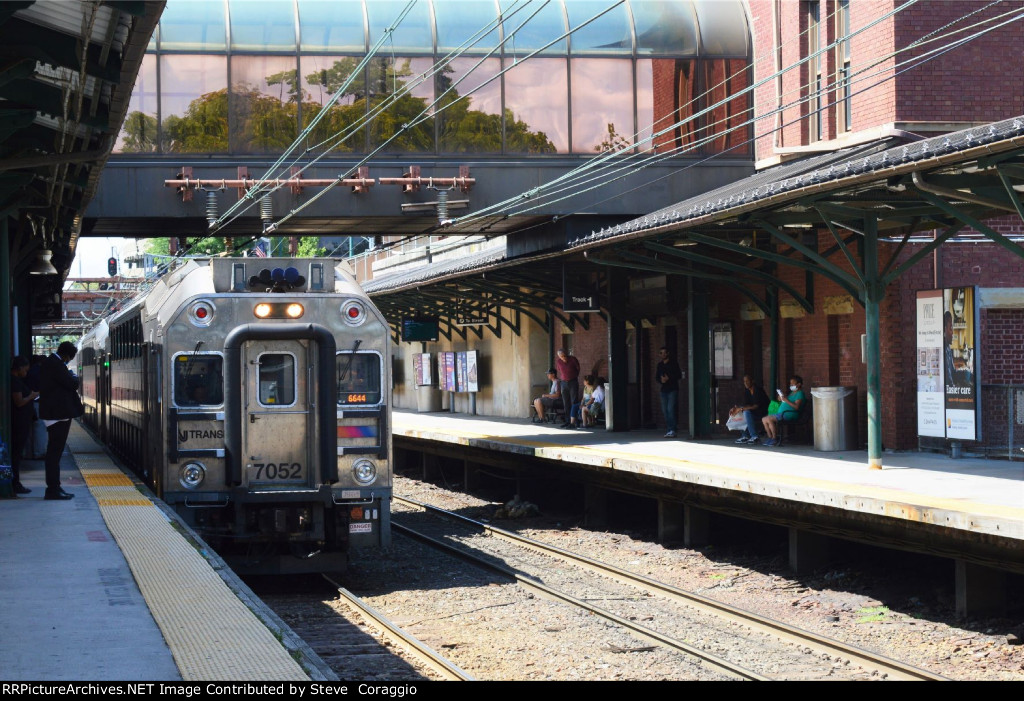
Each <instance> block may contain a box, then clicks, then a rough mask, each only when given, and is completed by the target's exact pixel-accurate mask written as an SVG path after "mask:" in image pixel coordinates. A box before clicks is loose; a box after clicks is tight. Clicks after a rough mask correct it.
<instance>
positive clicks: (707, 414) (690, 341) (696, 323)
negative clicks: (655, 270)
mask: <svg viewBox="0 0 1024 701" xmlns="http://www.w3.org/2000/svg"><path fill="white" fill-rule="evenodd" d="M687 282H688V284H689V287H690V290H689V292H690V293H689V295H688V297H689V303H688V307H687V313H686V327H687V346H688V348H689V351H690V352H689V362H688V363H687V365H688V367H687V371H688V372H689V378H690V379H689V382H687V383H686V386H687V388H688V391H689V399H690V436H691V437H693V438H702V437H705V436H710V435H711V350H710V341H709V333H710V330H709V326H708V297H709V295H708V286H707V282H706V281H704V280H699V279H695V278H692V277H690V278H687Z"/></svg>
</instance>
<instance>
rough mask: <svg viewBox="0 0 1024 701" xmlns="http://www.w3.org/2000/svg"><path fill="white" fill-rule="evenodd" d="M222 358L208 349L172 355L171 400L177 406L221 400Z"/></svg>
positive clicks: (200, 404)
mask: <svg viewBox="0 0 1024 701" xmlns="http://www.w3.org/2000/svg"><path fill="white" fill-rule="evenodd" d="M223 367H224V359H223V358H221V357H220V356H219V355H213V354H209V353H203V354H200V353H181V354H179V355H177V356H175V357H174V403H175V404H176V405H178V406H180V407H193V406H220V405H221V404H223V403H224V373H223Z"/></svg>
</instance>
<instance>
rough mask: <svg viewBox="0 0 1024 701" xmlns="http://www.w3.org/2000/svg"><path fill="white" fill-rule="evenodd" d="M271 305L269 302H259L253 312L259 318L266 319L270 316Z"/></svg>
mask: <svg viewBox="0 0 1024 701" xmlns="http://www.w3.org/2000/svg"><path fill="white" fill-rule="evenodd" d="M270 311H271V306H270V305H269V304H257V305H256V308H255V309H254V310H253V314H255V315H256V317H257V318H259V319H266V318H267V317H268V316H270Z"/></svg>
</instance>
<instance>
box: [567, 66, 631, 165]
mask: <svg viewBox="0 0 1024 701" xmlns="http://www.w3.org/2000/svg"><path fill="white" fill-rule="evenodd" d="M570 65H571V68H572V150H573V151H574V152H575V153H597V152H602V151H609V150H617V149H620V148H624V147H629V146H632V145H633V133H634V130H633V102H632V100H629V99H624V96H627V95H631V94H632V92H633V62H632V61H631V60H629V59H617V60H613V59H608V58H576V59H572V61H571V62H570Z"/></svg>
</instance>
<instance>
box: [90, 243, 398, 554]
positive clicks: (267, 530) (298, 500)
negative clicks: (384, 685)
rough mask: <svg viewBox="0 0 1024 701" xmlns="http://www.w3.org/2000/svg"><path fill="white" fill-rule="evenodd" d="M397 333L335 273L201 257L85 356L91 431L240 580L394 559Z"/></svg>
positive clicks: (118, 316) (105, 331) (343, 273)
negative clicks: (370, 554) (364, 557)
mask: <svg viewBox="0 0 1024 701" xmlns="http://www.w3.org/2000/svg"><path fill="white" fill-rule="evenodd" d="M390 343H391V336H390V330H389V328H388V325H387V322H386V321H385V320H384V318H383V316H382V315H381V314H380V312H379V311H378V310H377V308H376V307H375V306H374V305H373V304H372V303H371V302H370V300H369V298H368V297H367V296H366V295H365V293H364V292H363V291H362V289H361V288H360V287H359V285H358V284H357V283H356V281H355V279H354V278H353V276H352V275H351V273H350V272H349V269H348V266H347V265H346V264H345V263H343V262H341V261H337V260H333V259H295V258H287V259H275V258H213V259H195V260H191V261H189V262H187V263H186V264H185V265H183V266H182V267H180V268H178V269H176V270H174V271H172V272H170V273H168V274H166V275H165V276H164V277H163V278H161V279H160V280H159V281H158V282H157V283H156V284H155V285H154V286H153V287H152V288H151V289H149V290H148V291H147V292H146V293H145V294H144V295H142V296H139V297H138V298H136V299H135V300H133V301H132V302H131V303H130V304H128V305H126V306H125V308H124V309H122V310H120V311H118V312H116V313H114V314H113V315H112V316H110V317H108V318H106V319H104V320H103V321H101V322H100V323H98V324H97V325H96V326H95V327H93V328H92V329H91V330H90V331H89V332H88V333H87V334H86V335H84V336H83V337H82V340H81V342H80V350H79V354H78V362H79V375H80V377H81V378H82V394H83V401H84V404H85V407H86V413H85V417H84V420H85V421H86V423H87V424H88V425H89V426H90V427H92V428H93V430H94V431H96V433H97V434H98V435H99V436H100V438H101V439H102V440H103V441H104V442H105V443H106V444H107V445H109V446H110V447H111V449H112V450H113V451H114V452H115V453H116V454H117V455H119V456H120V457H121V458H122V459H123V460H124V461H125V462H126V463H127V464H128V465H129V466H130V467H131V469H132V470H134V471H135V472H136V474H137V475H138V476H139V477H140V478H141V479H142V480H143V481H145V482H146V483H147V484H148V485H150V486H151V487H152V488H153V490H154V491H155V492H156V494H157V495H158V496H159V497H161V498H162V499H163V500H164V501H165V502H166V503H167V504H169V505H170V506H171V507H172V508H174V509H175V510H176V511H177V513H178V514H180V515H181V516H182V517H183V518H184V519H185V521H186V522H187V523H189V524H190V525H191V526H192V527H193V528H194V529H195V530H196V531H197V532H198V533H200V534H201V535H202V537H203V538H204V539H205V540H206V541H207V542H208V543H209V544H210V545H211V546H212V547H213V548H214V549H216V550H217V551H218V552H219V553H221V555H222V556H223V557H224V558H225V559H226V560H227V561H228V562H229V563H230V564H231V565H232V567H233V568H234V569H235V570H236V571H238V572H240V573H250V574H271V573H299V572H328V571H339V570H342V569H344V568H345V566H346V565H347V560H348V551H349V549H350V548H352V547H371V548H372V547H387V546H389V545H390V538H391V532H390V505H391V486H392V472H391V456H392V447H391V432H390V430H389V427H390V423H391V408H390V402H389V400H390V391H389V390H390V387H391V374H390V361H389V359H390Z"/></svg>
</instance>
